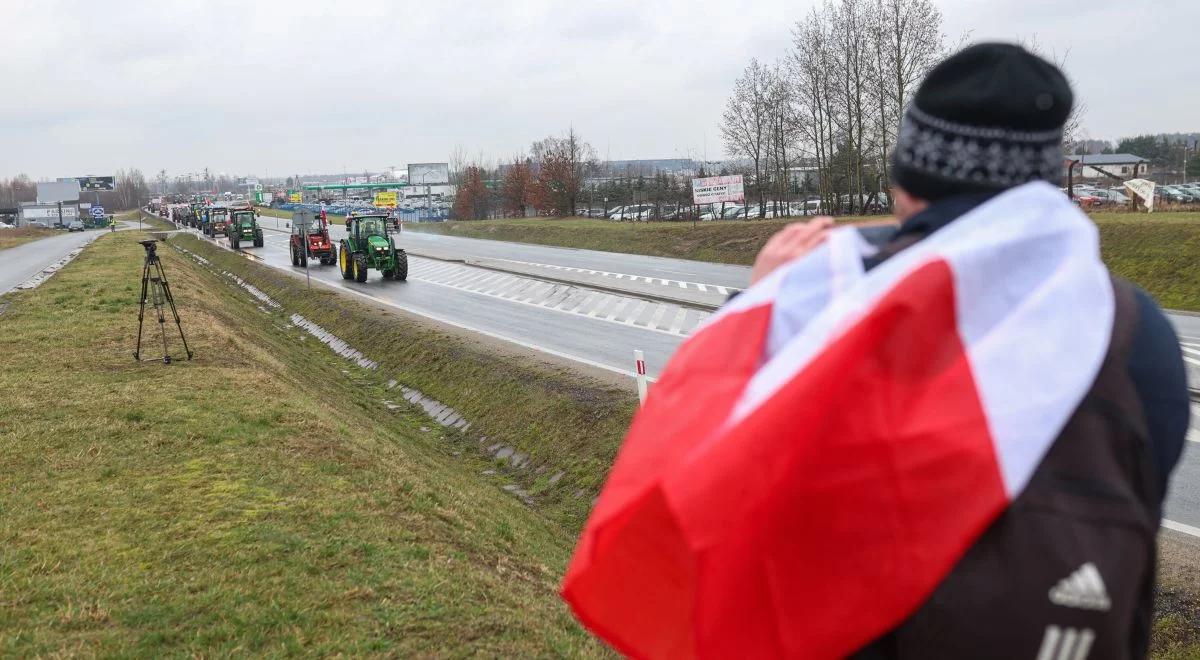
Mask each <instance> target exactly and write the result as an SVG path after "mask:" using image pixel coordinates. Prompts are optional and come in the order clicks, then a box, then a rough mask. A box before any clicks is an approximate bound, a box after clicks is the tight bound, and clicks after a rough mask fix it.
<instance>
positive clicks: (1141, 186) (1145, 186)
mask: <svg viewBox="0 0 1200 660" xmlns="http://www.w3.org/2000/svg"><path fill="white" fill-rule="evenodd" d="M1125 188H1127V189H1128V190H1129V192H1131V193H1133V194H1135V195H1137V196H1138V197H1141V198H1142V201H1143V202H1145V203H1146V210H1147V211H1151V212H1153V211H1154V182H1153V181H1147V180H1146V179H1130V180H1128V181H1126V182H1125Z"/></svg>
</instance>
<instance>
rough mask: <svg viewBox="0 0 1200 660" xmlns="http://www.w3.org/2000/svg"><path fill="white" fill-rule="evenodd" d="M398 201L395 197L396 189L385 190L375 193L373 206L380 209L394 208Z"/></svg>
mask: <svg viewBox="0 0 1200 660" xmlns="http://www.w3.org/2000/svg"><path fill="white" fill-rule="evenodd" d="M399 203H400V200H399V199H397V194H396V191H394V190H389V191H387V192H377V193H375V207H376V208H381V209H394V208H396V206H397V205H398V204H399Z"/></svg>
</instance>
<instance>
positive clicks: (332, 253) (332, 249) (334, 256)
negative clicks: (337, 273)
mask: <svg viewBox="0 0 1200 660" xmlns="http://www.w3.org/2000/svg"><path fill="white" fill-rule="evenodd" d="M337 262H338V249H337V246H336V245H330V246H329V264H330V265H333V264H336V263H337Z"/></svg>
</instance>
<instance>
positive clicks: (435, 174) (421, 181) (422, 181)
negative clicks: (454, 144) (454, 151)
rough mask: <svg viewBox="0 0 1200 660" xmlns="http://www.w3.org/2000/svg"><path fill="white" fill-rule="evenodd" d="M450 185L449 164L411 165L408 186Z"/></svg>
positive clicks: (409, 165) (409, 166)
mask: <svg viewBox="0 0 1200 660" xmlns="http://www.w3.org/2000/svg"><path fill="white" fill-rule="evenodd" d="M441 183H450V165H449V164H448V163H409V164H408V185H410V186H436V185H438V184H441Z"/></svg>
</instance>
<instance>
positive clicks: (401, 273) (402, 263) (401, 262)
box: [394, 250, 408, 282]
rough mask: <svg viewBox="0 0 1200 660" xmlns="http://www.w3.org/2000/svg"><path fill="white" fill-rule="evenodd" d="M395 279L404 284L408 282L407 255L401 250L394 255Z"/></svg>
mask: <svg viewBox="0 0 1200 660" xmlns="http://www.w3.org/2000/svg"><path fill="white" fill-rule="evenodd" d="M394 275H395V279H398V280H400V281H401V282H404V281H406V280H408V253H407V252H404V251H403V250H401V251H400V252H399V253H398V254H397V255H396V272H395V274H394Z"/></svg>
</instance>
